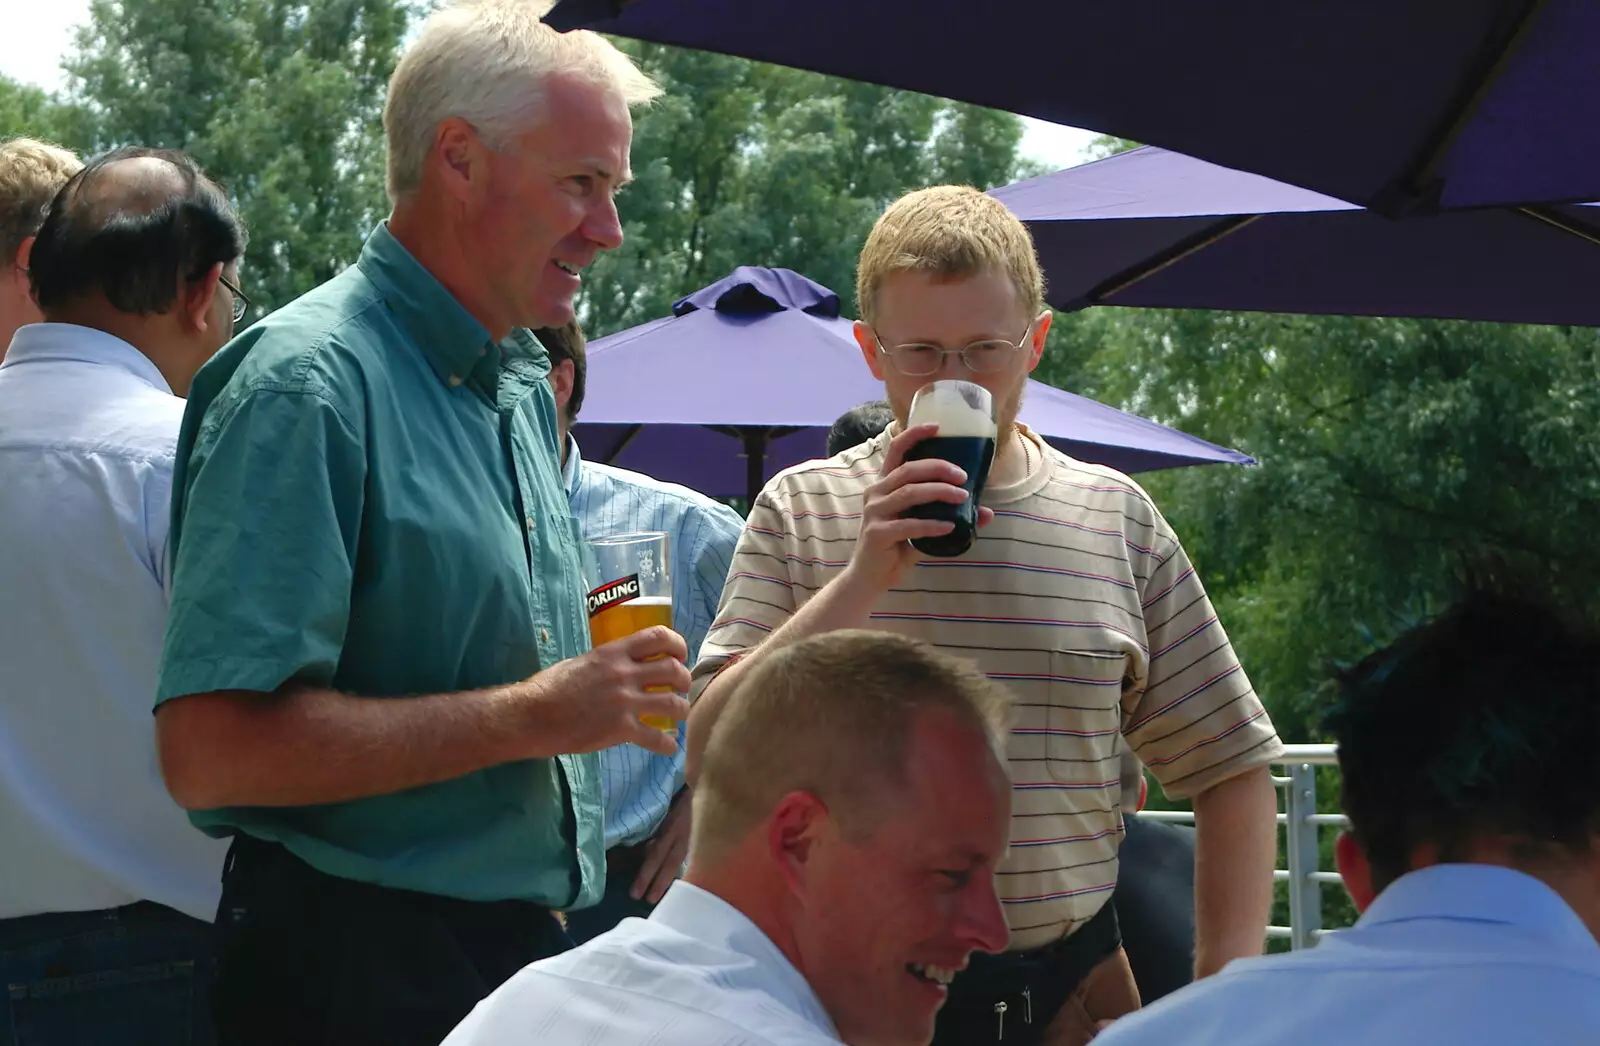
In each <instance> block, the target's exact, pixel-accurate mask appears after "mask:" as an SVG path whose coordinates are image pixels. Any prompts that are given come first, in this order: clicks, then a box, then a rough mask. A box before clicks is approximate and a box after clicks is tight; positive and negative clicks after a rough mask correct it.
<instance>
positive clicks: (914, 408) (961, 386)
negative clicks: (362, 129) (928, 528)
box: [904, 381, 995, 558]
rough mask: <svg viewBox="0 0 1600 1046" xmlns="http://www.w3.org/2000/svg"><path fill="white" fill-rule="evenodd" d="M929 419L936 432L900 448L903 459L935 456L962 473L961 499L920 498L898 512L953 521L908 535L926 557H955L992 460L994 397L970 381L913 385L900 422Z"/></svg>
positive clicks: (967, 541)
mask: <svg viewBox="0 0 1600 1046" xmlns="http://www.w3.org/2000/svg"><path fill="white" fill-rule="evenodd" d="M927 424H935V425H938V426H939V432H938V434H937V435H935V436H933V437H932V438H931V439H925V440H922V441H921V442H919V443H917V444H916V445H915V446H913V447H912V448H911V449H910V450H908V451H907V452H906V460H907V461H920V460H923V459H926V458H940V459H942V460H944V461H948V462H950V463H951V464H953V465H955V466H956V467H957V468H959V469H961V470H962V471H963V472H965V473H966V474H967V481H966V483H965V484H963V488H964V489H965V490H966V492H967V499H966V500H965V501H962V502H959V503H952V502H948V501H926V502H923V503H922V504H920V505H913V506H912V507H911V508H909V509H907V510H906V512H905V513H904V515H905V516H906V517H907V518H914V519H936V520H941V521H944V522H948V523H951V524H953V528H952V529H951V531H950V532H949V533H947V534H940V535H938V536H936V537H923V538H913V539H912V541H911V545H912V547H913V548H915V549H916V550H917V551H918V552H921V553H922V554H924V555H928V556H938V557H943V558H948V557H951V556H959V555H961V554H962V553H963V552H965V551H966V550H967V549H969V548H971V547H972V542H973V540H974V539H975V538H976V537H977V532H978V499H979V498H980V497H982V496H983V485H984V483H985V481H987V480H988V478H989V466H990V465H991V464H993V463H994V442H995V421H994V397H993V396H992V395H990V393H989V390H988V389H986V388H984V387H983V386H982V385H978V384H974V383H973V382H970V381H935V382H933V383H931V384H929V385H924V386H923V387H922V388H920V389H918V390H917V394H916V395H915V396H914V397H912V400H911V416H910V417H909V418H908V419H907V420H906V427H907V428H911V427H913V426H916V425H927Z"/></svg>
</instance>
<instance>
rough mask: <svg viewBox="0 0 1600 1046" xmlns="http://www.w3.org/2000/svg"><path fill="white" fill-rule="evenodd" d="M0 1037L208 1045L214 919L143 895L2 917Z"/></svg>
mask: <svg viewBox="0 0 1600 1046" xmlns="http://www.w3.org/2000/svg"><path fill="white" fill-rule="evenodd" d="M0 985H3V986H4V987H5V988H6V996H5V1000H4V1002H3V1003H0V1046H80V1044H83V1043H94V1044H95V1046H209V1044H210V1043H211V1042H212V1041H213V1039H212V1034H211V1009H210V1006H209V1004H208V999H207V995H208V993H209V991H210V986H211V925H210V924H209V923H204V922H201V921H200V920H198V919H191V918H190V917H189V916H187V915H183V914H182V913H180V912H175V911H173V910H172V909H171V908H166V907H163V906H161V905H159V904H152V903H149V902H141V903H139V904H130V905H127V906H126V907H123V908H108V909H106V910H104V911H94V912H57V913H51V914H48V915H29V916H24V917H22V918H19V919H5V920H0Z"/></svg>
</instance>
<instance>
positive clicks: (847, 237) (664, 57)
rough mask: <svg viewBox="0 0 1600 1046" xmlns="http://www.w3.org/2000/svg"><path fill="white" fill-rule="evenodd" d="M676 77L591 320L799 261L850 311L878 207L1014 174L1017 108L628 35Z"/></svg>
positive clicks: (644, 311)
mask: <svg viewBox="0 0 1600 1046" xmlns="http://www.w3.org/2000/svg"><path fill="white" fill-rule="evenodd" d="M618 45H619V46H621V47H623V48H624V49H625V50H627V51H629V52H630V53H632V54H633V55H634V56H635V57H636V58H637V59H638V61H639V64H640V65H641V66H642V67H643V68H644V69H645V70H646V71H647V72H649V73H650V74H651V75H652V76H654V77H656V78H657V79H658V80H659V81H660V82H661V84H662V85H663V86H664V87H665V88H666V94H665V96H664V97H663V98H662V99H661V100H660V101H659V102H657V103H656V104H655V105H654V106H653V107H652V108H651V109H649V110H647V111H644V112H642V113H640V114H639V115H638V116H637V118H636V124H637V126H636V130H635V136H634V147H633V165H634V173H635V176H636V179H637V180H636V182H635V183H634V184H633V185H632V186H631V187H629V189H628V190H627V192H626V193H625V194H624V195H623V196H622V198H621V199H620V201H619V207H620V210H621V212H622V218H623V227H624V229H625V230H626V232H627V241H626V242H625V243H624V245H623V247H622V249H621V250H619V251H616V252H614V253H612V254H609V255H606V256H604V257H603V258H601V259H600V261H598V262H597V263H596V264H595V265H594V266H593V267H592V268H591V270H590V271H589V272H588V273H587V274H586V275H585V284H586V290H585V294H584V299H583V304H582V310H583V317H584V323H585V326H586V327H587V328H588V329H589V330H590V331H591V332H592V333H595V334H607V333H611V332H613V331H616V330H619V329H622V328H625V327H629V326H632V325H634V324H636V323H640V322H643V321H645V320H650V319H654V318H656V317H658V316H663V315H666V313H667V311H668V309H669V307H670V306H671V304H672V302H673V301H674V300H675V299H677V298H679V297H681V296H683V295H684V294H687V293H689V292H690V291H693V290H696V289H698V288H700V287H702V286H704V285H706V284H708V283H710V282H712V281H714V280H716V279H718V278H720V277H722V276H725V275H727V273H728V272H730V271H731V270H732V269H734V268H735V267H736V266H739V265H773V266H782V267H785V268H790V269H794V270H796V271H797V272H801V273H804V274H805V275H806V276H809V277H810V278H812V279H813V280H816V281H817V282H819V283H822V284H824V285H826V286H828V287H830V288H832V289H833V290H835V291H837V292H838V293H839V295H840V297H841V298H842V299H843V301H844V304H845V308H846V311H847V312H850V313H853V307H854V306H853V302H854V293H853V290H854V283H855V259H856V254H857V252H858V251H859V250H860V247H861V241H862V240H863V238H864V237H865V236H866V232H867V230H868V229H869V228H870V227H871V225H872V222H873V220H874V219H875V218H876V217H877V215H878V213H879V212H880V211H881V210H882V209H883V207H884V206H885V205H886V204H888V203H889V202H890V201H891V200H893V199H894V198H895V197H896V196H898V195H900V194H901V193H902V192H905V191H906V190H908V189H912V188H917V187H920V186H923V185H929V184H935V183H940V182H957V183H962V184H969V185H976V186H978V187H979V188H985V189H987V188H992V187H994V186H997V185H1002V184H1004V183H1005V182H1007V181H1010V180H1011V179H1012V178H1013V177H1015V176H1016V175H1017V173H1018V171H1019V165H1018V156H1017V148H1018V145H1019V143H1020V142H1021V139H1022V125H1021V122H1020V121H1019V120H1018V119H1017V118H1016V117H1014V116H1011V115H1009V114H1004V113H997V112H994V111H992V110H986V109H979V108H976V107H973V106H967V105H958V104H955V103H951V102H945V101H941V100H939V99H935V98H930V97H927V96H925V95H916V94H909V93H906V92H903V91H894V90H890V89H888V88H883V87H875V86H872V85H869V84H861V83H855V82H853V81H849V80H839V79H834V78H831V77H825V76H818V75H816V74H813V73H805V72H799V71H797V70H793V69H786V68H783V67H780V66H772V65H764V64H760V63H755V62H747V61H743V60H741V59H736V58H727V57H724V56H721V55H712V54H705V53H701V52H695V51H685V50H681V49H678V48H670V47H663V46H660V45H653V44H640V43H636V42H634V41H618Z"/></svg>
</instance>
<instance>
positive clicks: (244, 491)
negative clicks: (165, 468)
mask: <svg viewBox="0 0 1600 1046" xmlns="http://www.w3.org/2000/svg"><path fill="white" fill-rule="evenodd" d="M348 413H349V412H348V411H346V410H343V409H341V408H340V407H339V406H337V405H336V404H335V403H334V402H333V400H332V399H331V398H330V397H329V396H328V395H327V394H325V393H322V392H319V391H315V390H306V389H296V390H292V391H289V390H283V389H279V388H262V389H254V390H244V391H242V392H240V393H238V394H237V396H236V397H234V398H231V399H219V400H217V401H216V402H214V403H213V404H212V405H211V407H210V408H209V409H208V410H207V412H206V414H205V416H204V417H203V418H202V419H201V421H200V424H199V426H198V433H197V435H196V437H195V440H194V443H193V446H192V447H191V448H190V449H189V451H188V460H187V469H186V470H184V471H182V472H180V475H182V476H183V477H184V479H183V480H182V483H183V489H182V490H181V491H179V492H176V493H177V495H178V496H179V497H181V498H182V501H181V503H180V504H179V505H178V506H177V507H176V511H175V513H174V517H175V524H174V527H173V534H172V541H173V542H174V544H175V546H176V547H175V549H174V553H173V569H172V592H171V602H170V609H169V612H168V618H167V632H166V643H165V647H164V650H163V653H162V664H161V679H160V684H159V686H158V689H157V694H156V703H157V704H160V703H161V702H163V701H166V700H169V699H171V698H174V697H181V696H184V695H186V694H198V693H205V692H208V691H213V690H230V689H236V690H255V691H261V692H271V691H274V690H276V689H277V688H278V687H280V686H281V685H283V684H284V683H285V682H288V681H289V680H291V679H298V680H303V681H305V682H308V683H313V684H317V685H329V684H330V683H331V682H332V679H333V675H334V670H335V669H336V668H337V666H338V663H339V653H340V649H341V648H342V647H343V645H344V637H345V630H346V626H347V624H348V621H349V615H350V592H351V586H352V584H353V580H354V577H355V561H356V547H357V535H358V532H359V529H360V521H361V512H362V504H363V490H364V483H365V479H366V454H365V449H364V445H363V439H362V436H361V432H360V429H359V428H358V427H357V425H356V424H354V423H352V421H351V419H350V417H349V416H348ZM181 453H183V451H182V450H180V454H181Z"/></svg>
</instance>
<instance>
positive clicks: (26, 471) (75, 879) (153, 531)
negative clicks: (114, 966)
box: [0, 323, 227, 922]
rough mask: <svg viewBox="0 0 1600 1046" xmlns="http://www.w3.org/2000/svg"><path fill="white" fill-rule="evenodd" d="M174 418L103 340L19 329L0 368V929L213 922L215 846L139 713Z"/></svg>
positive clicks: (152, 646)
mask: <svg viewBox="0 0 1600 1046" xmlns="http://www.w3.org/2000/svg"><path fill="white" fill-rule="evenodd" d="M182 421H183V400H181V399H179V398H178V397H177V396H174V395H173V394H172V390H171V389H170V388H168V387H167V383H166V380H165V379H164V378H163V377H162V376H161V372H160V371H159V370H157V369H156V365H155V364H154V363H152V362H150V360H149V358H148V357H146V356H145V355H144V354H143V353H142V352H140V351H139V350H138V349H136V348H135V347H133V346H132V345H130V344H128V343H127V342H125V341H123V340H122V339H120V338H116V337H113V336H112V335H110V334H107V333H105V332H104V331H100V330H94V329H92V328H89V327H79V326H76V325H74V324H68V323H37V324H32V325H30V326H26V327H23V328H22V329H21V330H19V331H17V333H16V337H15V338H14V339H13V340H12V342H11V349H10V351H9V352H8V353H7V354H6V358H5V362H4V363H3V364H0V597H3V598H4V600H5V603H4V609H3V618H4V624H3V625H0V919H9V918H14V917H18V916H25V915H38V914H42V913H45V912H76V911H94V910H98V909H102V908H115V907H120V906H121V905H125V904H132V903H133V902H135V901H155V902H157V903H159V904H164V905H167V906H168V907H171V908H176V909H178V910H179V911H182V912H187V913H188V914H190V915H193V916H195V917H196V918H199V919H205V920H206V921H208V922H209V921H210V920H211V918H212V917H213V916H214V915H215V914H216V910H217V900H218V897H219V896H220V893H221V877H222V861H223V856H224V853H225V851H226V850H227V843H225V842H223V841H222V840H219V839H210V838H207V837H206V836H205V835H203V834H201V833H200V832H199V831H197V830H196V829H195V828H194V827H192V826H191V825H190V824H189V819H188V818H187V817H186V816H185V815H184V812H183V811H182V810H180V809H179V808H178V806H177V804H176V803H174V802H173V801H172V798H171V797H170V796H169V795H168V794H167V789H166V786H165V785H163V784H162V781H161V774H160V771H159V770H158V769H157V768H156V749H155V720H154V717H152V716H151V714H150V703H151V699H152V697H153V695H154V694H155V690H156V671H157V665H158V663H159V660H160V657H161V633H162V628H163V625H164V622H165V618H166V612H167V600H166V592H165V587H166V582H167V555H166V552H167V530H168V525H167V519H168V506H169V501H170V497H171V491H172V468H173V454H174V448H175V446H176V444H177V441H178V426H179V425H180V424H181V422H182Z"/></svg>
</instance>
